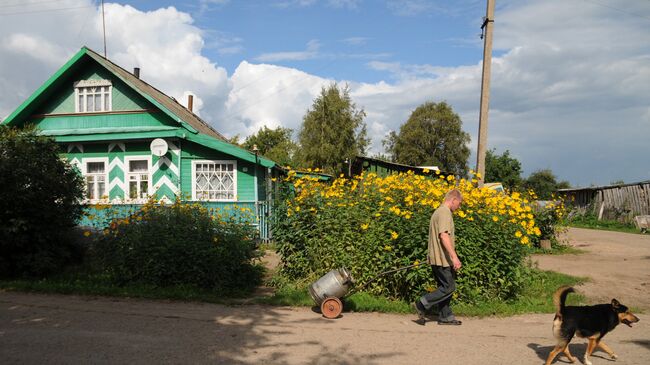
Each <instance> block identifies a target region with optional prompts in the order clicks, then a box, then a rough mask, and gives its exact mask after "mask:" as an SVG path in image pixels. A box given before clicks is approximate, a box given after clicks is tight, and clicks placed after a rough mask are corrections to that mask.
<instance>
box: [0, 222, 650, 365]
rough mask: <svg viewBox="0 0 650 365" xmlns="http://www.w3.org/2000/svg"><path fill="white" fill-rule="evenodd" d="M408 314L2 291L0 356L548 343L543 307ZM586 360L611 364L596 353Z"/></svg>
mask: <svg viewBox="0 0 650 365" xmlns="http://www.w3.org/2000/svg"><path fill="white" fill-rule="evenodd" d="M572 234H573V233H572ZM580 234H581V233H580V232H578V235H580ZM626 240H629V238H628V237H625V238H624V241H626ZM577 242H581V241H580V240H579V239H578V240H577ZM644 242H646V243H648V244H649V245H650V242H648V241H644ZM591 248H592V247H589V248H588V249H591ZM593 252H596V248H594V251H593ZM584 257H587V258H589V257H588V256H584V255H578V256H575V257H574V260H572V262H575V261H580V260H582V259H583V258H584ZM543 265H544V264H543V263H542V262H540V266H542V267H544V266H543ZM603 265H605V264H603ZM620 266H621V265H618V266H617V269H618V270H619V271H625V269H626V268H625V267H620ZM576 267H577V265H576ZM590 270H591V269H590ZM646 273H647V272H646ZM580 275H584V274H580ZM596 282H599V281H595V283H596ZM621 290H624V289H621ZM622 292H623V291H622ZM616 295H617V296H619V295H618V294H616ZM620 296H621V298H619V299H621V300H622V301H624V300H623V299H622V298H623V296H622V295H620ZM639 317H640V318H641V322H639V323H638V324H637V325H636V326H635V327H634V328H628V327H626V326H619V328H617V329H616V330H615V331H614V332H613V333H612V334H609V335H608V337H607V338H608V340H609V341H608V344H609V345H610V346H611V347H612V348H613V349H614V351H615V352H616V353H617V354H618V355H619V359H618V360H617V362H616V363H618V364H638V365H640V364H650V326H649V325H648V323H649V322H650V316H649V315H646V314H642V315H640V316H639ZM412 319H414V316H413V315H410V316H405V315H394V314H378V313H344V315H343V317H342V318H340V319H337V320H326V319H324V318H322V317H321V316H320V315H318V314H316V313H314V312H312V311H311V310H310V309H308V308H288V307H267V306H252V305H243V306H223V305H215V304H200V303H178V302H162V301H145V300H129V299H111V298H88V297H77V296H60V295H51V296H50V295H37V294H23V293H11V292H1V293H0V359H1V360H0V362H2V363H3V364H13V363H21V364H23V363H27V364H41V363H48V364H71V363H75V364H76V363H100V364H115V363H142V364H152V363H155V364H157V363H164V364H176V363H184V364H187V363H192V364H194V363H198V364H204V363H206V364H207V363H212V364H415V363H426V364H433V363H446V364H542V363H543V362H544V359H545V358H546V356H547V354H548V352H549V351H550V349H551V346H552V345H553V339H552V336H551V328H550V327H551V321H552V319H553V315H551V314H544V315H525V316H517V317H511V318H485V319H475V318H463V320H464V323H463V325H462V326H459V327H448V326H438V325H436V324H435V323H428V324H427V325H426V326H424V327H421V326H418V325H416V324H414V323H412V322H411V320H412ZM584 349H585V344H584V342H583V341H575V343H574V344H573V345H571V351H572V352H573V353H574V354H576V355H577V354H582V353H583V352H584ZM592 362H593V363H594V364H595V365H597V364H610V360H609V359H607V358H606V355H605V354H604V353H603V352H596V353H595V354H594V356H593V357H592ZM556 363H560V364H562V363H567V362H566V358H564V357H562V356H560V357H559V359H558V360H557V362H556Z"/></svg>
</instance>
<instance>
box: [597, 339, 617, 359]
mask: <svg viewBox="0 0 650 365" xmlns="http://www.w3.org/2000/svg"><path fill="white" fill-rule="evenodd" d="M598 347H600V348H601V349H603V351H605V352H606V353H607V355H609V357H611V358H612V359H616V358H617V357H618V356H616V354H615V353H614V351H613V350H612V349H611V348H609V346H607V345H606V344H605V342H603V341H602V340H601V341H600V342H598Z"/></svg>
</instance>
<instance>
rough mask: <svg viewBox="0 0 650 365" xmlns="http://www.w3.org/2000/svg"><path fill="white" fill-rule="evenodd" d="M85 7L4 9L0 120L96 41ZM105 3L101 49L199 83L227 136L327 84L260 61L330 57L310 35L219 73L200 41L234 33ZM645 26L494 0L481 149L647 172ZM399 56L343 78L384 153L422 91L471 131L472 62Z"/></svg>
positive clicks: (219, 42) (174, 79)
mask: <svg viewBox="0 0 650 365" xmlns="http://www.w3.org/2000/svg"><path fill="white" fill-rule="evenodd" d="M312 3H313V1H306V2H302V5H304V6H307V5H311V4H312ZM464 3H465V4H468V3H471V1H469V2H464ZM293 4H294V5H295V2H294V3H293ZM394 4H395V3H394ZM418 4H424V3H420V2H407V3H402V5H404V6H411V7H412V8H413V7H416V6H417V5H418ZM608 4H609V3H608ZM46 5H50V6H51V5H56V4H54V3H52V4H50V3H48V4H43V6H46ZM90 5H92V2H91V1H90V0H70V1H69V2H67V3H65V6H66V7H75V6H77V7H79V9H75V10H66V11H61V12H58V11H57V12H51V13H42V14H41V13H36V14H30V22H25V21H24V20H23V18H21V17H19V16H11V17H5V18H4V19H3V20H5V19H6V21H4V22H2V23H0V117H5V116H6V115H8V114H9V112H10V111H11V110H13V109H14V108H15V107H17V106H18V104H19V103H20V102H22V101H23V100H25V99H26V98H27V97H28V96H29V94H31V93H32V92H33V91H34V90H35V89H36V88H37V87H38V85H40V84H41V83H43V82H44V80H46V79H47V78H48V77H50V76H51V75H52V74H53V73H54V71H55V70H56V69H57V68H58V67H60V66H61V65H62V64H63V63H64V62H65V61H66V60H67V59H68V58H69V57H70V56H71V55H72V54H74V53H75V52H76V51H78V49H79V47H80V45H81V44H87V45H89V46H91V47H92V48H93V49H95V50H97V51H101V50H102V43H101V31H100V29H101V22H100V21H98V20H99V19H98V16H99V13H98V11H97V9H96V8H94V7H93V8H87V6H90ZM425 5H426V4H425ZM84 6H85V8H84ZM626 7H627V8H628V9H629V10H630V12H633V13H636V14H641V15H645V16H648V17H650V9H648V7H647V3H644V2H641V1H636V2H635V1H630V2H628V3H626ZM106 13H107V15H110V17H108V19H110V21H108V22H107V37H108V54H109V58H111V59H112V60H113V61H115V62H116V63H118V64H119V65H121V66H123V67H124V68H126V69H131V68H132V67H136V66H137V67H141V68H142V78H143V79H144V80H145V81H148V82H150V83H151V84H152V85H153V86H155V87H157V88H159V89H160V90H162V91H163V92H165V93H168V94H169V95H171V96H174V97H175V98H177V99H179V101H181V102H183V103H184V102H185V100H186V96H187V94H188V93H190V92H191V93H193V94H195V95H196V96H195V109H198V113H200V114H201V115H202V117H203V118H205V119H206V120H208V121H209V122H211V123H212V124H213V125H214V126H215V128H216V129H217V130H219V131H220V132H222V133H224V134H226V135H228V136H233V135H235V134H240V135H241V136H242V137H246V136H247V135H249V134H252V133H254V132H256V131H257V130H258V129H259V128H260V127H262V126H264V125H267V126H269V127H275V126H279V125H282V126H284V127H289V128H292V129H294V130H296V131H297V130H298V129H299V127H300V125H301V122H302V117H303V115H304V113H305V111H306V110H307V109H308V108H309V107H310V106H311V104H312V101H313V99H314V97H316V96H317V95H318V94H319V92H320V90H321V87H323V86H325V85H327V84H329V83H330V82H332V81H334V80H329V79H324V78H321V77H318V76H314V75H310V74H308V73H305V72H302V71H300V70H297V69H292V68H286V67H280V66H274V65H271V64H268V63H269V62H278V61H281V60H301V59H309V58H314V57H336V56H332V55H324V54H321V53H320V44H319V43H318V41H316V40H313V41H310V43H308V44H307V46H306V49H305V50H303V51H296V52H280V53H267V54H262V55H261V56H259V57H258V58H256V59H255V60H256V61H257V62H261V63H260V64H254V63H250V62H247V61H242V62H241V64H240V65H239V67H237V69H236V70H235V71H234V73H233V74H232V75H231V76H230V77H228V75H227V73H226V71H225V70H224V69H223V68H221V67H219V66H218V65H216V64H215V63H214V62H213V61H211V60H209V59H207V58H206V57H204V56H203V55H202V52H203V51H204V50H205V48H206V47H211V48H213V49H222V50H223V51H222V52H224V53H226V52H228V48H229V47H233V49H232V50H231V52H237V51H238V50H239V49H240V48H238V47H242V43H243V41H242V40H241V39H238V38H237V37H235V36H229V35H228V36H225V35H223V34H219V33H217V36H214V34H212V33H209V32H205V31H202V30H201V29H199V28H198V27H196V26H195V25H194V24H193V19H192V18H191V16H190V15H188V14H187V13H183V12H179V11H178V10H176V9H175V8H173V7H169V8H163V9H158V10H156V11H150V12H143V11H139V10H137V9H134V8H132V7H130V6H123V5H118V4H106ZM647 27H648V20H647V19H646V18H644V17H642V16H632V15H630V14H625V13H620V12H615V11H612V10H611V9H608V8H606V7H603V6H597V5H594V4H591V3H590V2H582V3H572V2H565V1H559V0H555V1H545V2H521V1H517V2H514V1H508V2H505V3H501V5H500V7H499V8H498V9H497V14H496V22H495V37H494V39H495V43H494V47H495V50H496V51H498V52H499V57H495V58H494V59H493V65H492V81H491V100H490V106H491V110H490V116H489V135H488V145H489V147H490V148H496V149H497V151H498V152H502V151H504V150H506V149H509V150H510V151H511V153H512V155H514V156H515V157H517V158H518V159H519V160H520V161H521V162H522V164H523V166H524V168H525V170H526V173H530V172H532V171H533V170H536V169H541V168H551V169H552V170H553V171H554V172H555V173H556V174H557V175H558V176H559V177H560V178H561V179H569V180H570V181H571V182H572V183H574V184H581V185H588V184H589V183H592V182H593V183H598V184H601V183H609V182H610V181H612V180H619V179H623V180H625V181H628V182H632V181H638V180H642V179H647V178H648V177H649V176H648V168H647V161H646V160H647V157H646V156H647V153H648V147H647V136H648V135H650V108H648V105H650V99H649V97H648V95H650V83H649V82H648V81H647V80H650V33H648V32H647ZM220 37H221V38H220ZM206 39H207V41H206ZM206 42H208V43H209V45H208V46H206ZM387 56H390V55H384V56H383V57H384V58H387ZM398 56H399V55H393V56H392V58H388V59H386V60H385V62H378V61H374V62H370V63H368V67H369V68H372V69H374V70H380V71H383V72H386V73H387V74H388V75H390V77H388V78H387V79H386V80H384V81H380V82H376V83H361V82H358V81H355V80H348V81H347V82H348V83H349V85H350V90H351V96H352V99H353V101H354V102H355V103H356V104H357V106H358V107H360V108H363V109H364V110H365V111H366V113H367V117H366V122H367V124H368V131H369V135H370V137H371V138H372V139H373V145H372V152H373V153H376V152H381V151H382V146H381V140H382V139H383V138H384V136H385V134H386V133H387V132H388V131H389V130H397V129H398V128H399V126H400V125H401V124H402V123H403V122H404V121H406V120H407V118H408V116H409V114H410V112H411V111H412V110H414V109H415V108H416V107H417V106H418V105H420V104H421V103H423V102H425V101H436V102H438V101H443V100H444V101H447V102H448V103H450V104H451V105H452V107H453V108H454V110H455V111H456V112H457V113H458V114H459V115H460V116H461V118H462V119H463V122H464V129H465V130H466V131H467V132H469V133H470V135H472V137H473V138H474V141H475V137H476V134H477V130H478V124H477V120H478V107H479V91H480V78H481V64H480V61H479V60H477V61H476V62H475V63H474V64H469V65H460V66H456V67H439V66H437V65H426V64H418V65H413V64H406V63H404V62H401V61H400V60H399V59H398V58H397V57H398ZM349 57H353V56H349ZM336 81H338V82H339V84H342V83H345V82H346V80H336ZM474 145H475V142H472V145H471V148H472V149H474ZM473 164H474V161H473V160H472V161H470V165H473Z"/></svg>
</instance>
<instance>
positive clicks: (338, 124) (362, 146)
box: [299, 83, 369, 174]
mask: <svg viewBox="0 0 650 365" xmlns="http://www.w3.org/2000/svg"><path fill="white" fill-rule="evenodd" d="M365 116H366V113H365V112H364V111H363V109H357V107H356V105H355V104H354V103H353V102H352V99H351V98H350V90H349V88H348V86H347V85H346V86H344V87H343V88H341V89H339V87H338V85H337V84H336V83H334V84H331V85H330V86H328V87H326V88H325V87H323V88H322V90H321V93H320V95H319V96H318V97H317V98H316V99H314V102H313V104H312V106H311V108H310V109H309V110H307V113H306V114H305V116H304V117H303V122H302V128H301V129H300V133H299V144H300V147H299V156H300V159H301V160H302V161H301V164H302V165H303V166H304V167H318V168H322V169H323V170H324V171H325V172H328V173H333V174H338V173H341V172H344V171H346V170H347V168H346V166H345V163H344V161H345V159H346V158H348V159H352V158H354V157H355V156H357V155H363V154H365V151H366V148H367V146H368V143H369V139H368V138H367V136H366V135H367V132H366V124H365V122H364V120H363V119H364V117H365Z"/></svg>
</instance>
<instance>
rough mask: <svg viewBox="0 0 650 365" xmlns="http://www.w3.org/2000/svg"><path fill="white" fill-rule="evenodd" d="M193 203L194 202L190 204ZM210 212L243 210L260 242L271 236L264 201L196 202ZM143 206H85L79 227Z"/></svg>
mask: <svg viewBox="0 0 650 365" xmlns="http://www.w3.org/2000/svg"><path fill="white" fill-rule="evenodd" d="M192 203H194V202H192ZM197 203H199V204H201V205H203V206H205V207H206V208H208V210H209V211H210V213H211V214H214V215H216V214H221V216H225V217H227V216H229V215H232V214H238V213H239V212H241V211H242V209H244V210H246V209H247V210H248V211H250V212H251V213H253V212H254V214H253V219H252V221H250V222H249V223H250V224H251V225H253V226H254V227H256V228H257V230H258V232H259V238H260V240H262V241H265V242H268V241H269V240H270V239H271V237H272V235H271V225H270V223H271V222H270V220H271V213H272V209H271V204H270V203H269V202H266V201H258V202H254V201H240V202H236V203H232V202H197ZM142 206H143V204H103V205H102V204H99V205H86V206H84V211H85V213H86V214H85V215H84V216H83V217H82V218H81V220H80V221H79V225H80V226H85V227H96V228H99V227H101V226H102V225H108V224H109V223H110V221H111V219H113V218H126V217H128V216H129V215H131V214H133V213H135V212H137V211H139V210H140V209H141V208H142Z"/></svg>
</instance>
